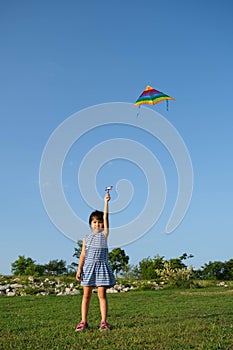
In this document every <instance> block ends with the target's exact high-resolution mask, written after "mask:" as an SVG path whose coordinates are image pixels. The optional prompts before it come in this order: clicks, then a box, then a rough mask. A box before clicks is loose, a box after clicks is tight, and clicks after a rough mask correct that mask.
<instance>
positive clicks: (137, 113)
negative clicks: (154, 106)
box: [137, 105, 141, 117]
mask: <svg viewBox="0 0 233 350" xmlns="http://www.w3.org/2000/svg"><path fill="white" fill-rule="evenodd" d="M140 107H141V106H140V105H139V106H138V113H137V117H138V116H139V114H140Z"/></svg>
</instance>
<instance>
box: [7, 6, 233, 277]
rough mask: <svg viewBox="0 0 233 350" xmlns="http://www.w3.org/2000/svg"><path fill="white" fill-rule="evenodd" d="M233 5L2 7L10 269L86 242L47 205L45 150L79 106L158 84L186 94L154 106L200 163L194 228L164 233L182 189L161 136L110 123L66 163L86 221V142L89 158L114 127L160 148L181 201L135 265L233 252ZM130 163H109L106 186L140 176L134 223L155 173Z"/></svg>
mask: <svg viewBox="0 0 233 350" xmlns="http://www.w3.org/2000/svg"><path fill="white" fill-rule="evenodd" d="M232 10H233V5H232V2H231V1H230V0H223V1H222V2H221V4H220V3H219V1H215V0H214V1H210V0H206V1H192V0H191V1H188V2H187V1H184V0H180V1H175V2H174V1H171V0H168V1H166V2H164V1H152V2H151V3H150V4H149V6H148V5H146V4H144V3H143V2H142V1H138V0H136V1H124V2H123V1H122V2H121V1H120V2H117V3H116V2H115V1H98V2H95V1H89V2H81V1H73V0H70V1H69V2H67V1H66V2H65V1H39V2H38V1H23V2H17V1H9V2H0V50H1V57H0V62H1V64H0V96H1V103H0V116H1V128H0V133H1V138H0V140H1V231H0V232H1V246H0V273H2V274H8V273H10V268H11V263H12V262H13V261H15V260H16V259H17V258H18V255H25V256H27V257H28V256H30V257H31V258H33V259H34V260H36V262H37V263H42V264H43V263H47V262H48V261H49V260H51V259H64V260H66V262H67V264H69V263H70V262H72V261H73V258H72V254H73V252H74V247H75V246H76V244H75V242H73V241H72V240H70V239H69V238H67V237H66V236H65V235H64V234H63V233H61V232H59V230H58V229H57V228H56V227H55V226H54V225H53V223H52V222H51V221H50V219H49V217H48V215H47V213H46V211H45V209H44V207H43V204H42V200H41V196H40V187H39V169H40V162H41V157H42V153H43V150H44V147H45V145H46V143H47V141H48V139H49V137H50V136H51V134H52V133H53V132H54V130H55V129H56V128H57V127H59V125H60V124H61V123H62V122H64V121H65V120H66V119H67V118H68V117H70V116H71V115H73V114H74V113H76V112H78V111H81V110H82V109H84V108H88V107H91V106H93V105H98V104H102V103H110V102H127V103H134V102H135V100H136V99H137V97H138V96H139V95H140V93H141V92H142V90H143V89H144V87H145V86H146V85H147V84H150V85H152V86H153V87H155V88H157V89H158V90H160V91H163V92H165V93H167V94H169V95H170V96H173V97H175V98H176V101H175V102H171V103H170V104H169V111H167V110H166V105H165V103H160V104H159V105H157V106H154V107H152V108H153V109H154V110H156V111H158V112H159V113H161V114H162V115H163V116H164V117H165V118H166V119H168V120H169V122H170V123H172V125H173V126H174V127H175V128H176V130H177V131H178V132H179V134H180V135H181V137H182V138H183V140H184V142H185V144H186V146H187V148H188V151H189V153H190V157H191V160H192V164H193V171H194V189H193V196H192V201H191V204H190V207H189V209H188V212H187V214H186V216H185V217H184V219H183V221H182V223H181V224H180V225H179V227H178V228H177V229H176V230H175V231H174V232H173V233H172V234H170V235H167V234H165V233H164V225H165V222H166V220H167V216H168V212H170V209H171V203H169V200H171V201H173V199H174V198H173V197H174V194H175V193H176V191H177V177H176V174H175V171H174V166H173V165H172V164H170V159H169V156H167V155H165V154H163V152H164V150H163V148H162V147H161V145H159V143H155V144H154V142H155V140H150V138H149V137H148V135H144V134H140V135H138V134H136V133H133V132H132V129H130V128H128V129H127V128H123V127H122V128H121V127H120V126H119V127H116V128H115V129H113V128H110V127H108V126H106V127H105V128H103V129H101V128H100V129H98V130H97V131H95V132H94V133H90V135H88V134H87V135H86V138H85V139H84V140H83V141H82V145H81V146H78V145H76V144H75V145H74V146H73V147H72V149H71V150H70V153H69V154H68V155H67V159H66V162H65V163H64V191H65V192H66V196H67V199H68V201H69V202H70V205H71V206H72V208H74V210H75V206H76V205H77V206H78V211H79V213H80V215H81V216H82V218H83V219H84V220H86V218H88V216H89V213H90V208H88V207H87V206H86V204H85V203H82V201H80V198H79V195H80V191H79V189H78V188H77V187H78V184H77V181H76V178H77V171H78V166H79V163H78V162H80V161H81V160H82V159H81V158H80V159H79V160H78V158H77V157H76V155H77V153H76V152H75V150H76V149H77V148H78V149H82V151H83V154H84V155H85V154H86V153H87V152H88V151H89V149H90V147H91V145H92V146H93V145H95V144H97V143H99V142H102V141H104V140H106V138H107V137H106V134H107V135H108V137H110V138H111V137H130V138H133V137H134V138H135V140H137V141H139V140H140V142H141V143H142V144H145V145H146V146H147V147H148V148H151V150H152V149H153V150H154V149H156V151H155V152H156V156H157V157H158V158H159V159H160V160H161V164H162V167H163V170H164V172H165V174H166V178H167V181H168V190H169V195H170V194H171V197H169V196H168V203H167V204H166V205H165V212H164V215H163V217H162V218H161V220H159V221H158V223H157V224H156V225H155V226H154V227H153V229H151V231H149V232H148V233H147V234H145V235H144V236H143V237H141V238H140V239H138V240H136V241H135V242H133V243H131V244H129V245H127V246H123V247H122V248H123V249H125V251H126V253H127V254H128V255H129V256H130V263H131V264H136V263H138V261H140V260H141V259H143V258H144V257H148V256H151V257H153V256H155V255H157V254H159V255H162V256H165V257H166V258H172V257H178V256H180V255H181V254H182V253H184V252H187V253H188V254H189V253H191V254H193V255H194V258H193V259H192V260H191V261H190V263H192V264H193V265H194V267H200V266H201V265H203V264H204V263H206V262H208V261H210V260H211V261H216V260H221V261H226V260H228V259H230V258H232V257H233V256H232V246H233V238H232V219H231V216H232V207H233V200H232V195H233V186H232V178H233V174H232V173H233V166H232V110H233V99H232V78H233V65H232V62H233V48H232V45H231V42H232V34H233V23H232ZM135 117H136V112H135ZM139 118H143V115H142V116H139ZM128 133H129V134H128ZM128 135H130V136H128ZM155 146H156V147H155ZM117 162H119V163H117ZM123 162H124V161H123V160H122V161H120V160H116V161H115V162H113V163H112V167H111V169H110V170H109V169H108V168H107V167H106V168H103V169H101V171H100V173H99V174H98V177H97V184H96V187H97V190H98V191H99V193H100V195H104V191H103V189H102V186H103V184H104V182H105V180H106V181H108V180H109V182H110V181H112V182H114V183H106V185H109V184H111V185H114V186H115V183H116V181H117V180H119V179H120V177H122V178H128V179H129V181H132V183H135V196H136V198H135V199H134V202H133V206H132V208H130V207H129V208H128V209H129V212H127V209H126V210H125V211H123V215H122V217H121V218H119V219H117V220H122V222H126V221H127V218H129V220H130V219H131V217H132V215H133V211H135V212H136V213H138V211H139V210H140V206H141V205H142V202H143V201H144V200H145V195H144V191H143V190H142V191H141V192H140V190H139V189H140V188H142V186H144V184H145V179H144V178H143V174H142V173H141V172H140V171H138V173H137V174H136V173H135V171H136V170H135V168H131V166H132V164H130V163H129V162H128V163H127V165H126V166H125V162H124V163H123ZM171 163H172V162H171ZM71 165H75V166H73V167H72V166H71ZM86 189H87V191H88V190H89V187H88V184H87V187H86ZM102 192H103V193H102ZM115 197H116V191H115V188H114V189H113V191H112V198H113V200H114V198H115ZM76 198H77V202H76V201H75V199H76ZM170 198H172V199H170ZM82 205H83V206H82ZM130 209H131V211H130ZM112 222H113V224H114V219H112ZM87 230H88V227H87ZM85 233H86V232H85ZM85 233H84V234H85Z"/></svg>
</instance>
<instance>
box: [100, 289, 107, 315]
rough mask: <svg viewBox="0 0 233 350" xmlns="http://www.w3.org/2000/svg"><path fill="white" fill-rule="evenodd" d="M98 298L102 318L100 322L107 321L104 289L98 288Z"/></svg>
mask: <svg viewBox="0 0 233 350" xmlns="http://www.w3.org/2000/svg"><path fill="white" fill-rule="evenodd" d="M98 297H99V302H100V312H101V317H102V320H101V321H102V322H106V321H107V313H108V300H107V296H106V288H105V287H98Z"/></svg>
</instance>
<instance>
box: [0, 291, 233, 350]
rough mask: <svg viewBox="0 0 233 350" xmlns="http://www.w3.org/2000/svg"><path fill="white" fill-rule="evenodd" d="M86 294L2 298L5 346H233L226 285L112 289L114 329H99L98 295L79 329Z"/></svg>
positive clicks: (138, 349)
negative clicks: (85, 326)
mask: <svg viewBox="0 0 233 350" xmlns="http://www.w3.org/2000/svg"><path fill="white" fill-rule="evenodd" d="M81 299H82V296H81V295H77V296H61V297H57V296H40V297H38V296H27V297H1V298H0V338H1V340H0V349H7V350H9V349H14V350H18V349H20V350H21V349H22V350H26V349H32V350H35V349H40V350H43V349H44V350H53V349H54V350H55V349H60V350H65V349H70V350H71V349H77V350H82V349H85V350H89V349H90V350H94V349H97V350H100V349H101V350H110V349H125V350H146V349H153V350H157V349H158V350H160V349H161V350H176V349H182V350H188V349H195V350H198V349H203V350H204V349H205V350H207V349H208V350H209V349H211V350H212V349H213V350H214V349H221V350H224V349H226V350H230V349H233V292H232V291H229V290H226V289H221V288H207V289H205V288H203V289H198V290H193V291H192V290H182V291H180V290H175V289H173V290H159V291H144V292H142V291H141V292H129V293H118V294H108V300H109V318H108V322H109V323H111V324H112V326H113V329H112V330H111V332H109V333H103V332H102V333H101V332H99V330H98V326H99V322H100V313H99V304H98V297H97V295H96V294H94V295H93V297H92V300H91V305H90V310H89V325H90V329H89V330H86V331H85V332H77V333H75V332H74V329H75V326H76V324H77V323H78V322H79V321H80V305H81Z"/></svg>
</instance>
